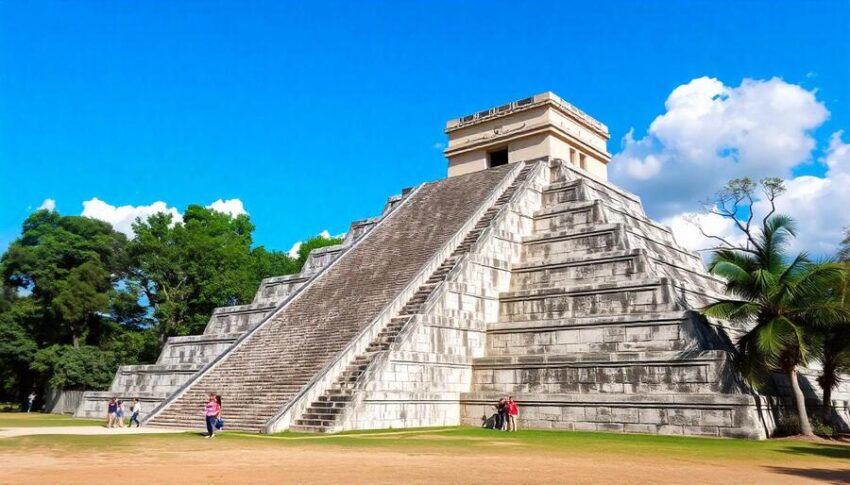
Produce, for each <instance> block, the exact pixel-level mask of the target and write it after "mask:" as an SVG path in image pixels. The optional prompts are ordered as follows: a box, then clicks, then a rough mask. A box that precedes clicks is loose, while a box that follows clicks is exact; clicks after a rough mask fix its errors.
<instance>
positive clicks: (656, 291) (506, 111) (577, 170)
mask: <svg viewBox="0 0 850 485" xmlns="http://www.w3.org/2000/svg"><path fill="white" fill-rule="evenodd" d="M446 133H447V134H448V137H449V142H448V145H447V148H446V150H445V154H446V157H447V159H448V172H449V177H448V178H446V179H443V180H437V181H434V182H428V183H423V184H420V185H418V186H416V187H413V188H412V189H405V190H402V191H401V192H400V194H399V195H396V196H392V197H390V198H389V199H388V200H387V203H386V205H385V208H384V210H383V211H382V213H381V214H379V215H376V216H375V217H371V218H368V219H363V220H360V221H356V222H354V223H352V225H351V228H350V229H349V232H348V234H347V235H346V237H345V240H344V241H343V243H342V244H340V245H338V246H332V247H328V248H322V249H318V250H313V251H312V252H311V253H310V257H309V260H308V262H307V264H306V265H305V266H304V268H303V269H302V271H301V273H299V274H296V275H286V276H278V277H273V278H267V279H265V280H263V282H262V283H261V284H260V287H259V289H258V290H257V294H256V296H255V298H254V301H253V302H251V303H247V302H244V303H246V304H243V305H238V306H227V307H221V308H217V309H216V310H215V311H214V312H213V314H212V315H211V317H210V320H209V323H208V325H207V326H206V329H205V330H204V332H203V334H200V335H186V336H174V337H171V338H169V339H168V342H167V343H166V344H165V346H164V347H163V349H162V353H161V355H160V357H159V360H158V361H157V363H155V364H148V365H133V366H121V367H120V368H119V369H118V372H117V374H116V376H115V380H114V381H113V383H112V388H111V389H110V390H109V391H101V392H87V393H86V394H85V397H84V400H83V402H82V404H80V406H79V408H78V410H77V414H78V415H80V416H89V417H93V416H102V415H103V413H104V412H105V405H106V403H107V402H108V401H109V399H110V397H113V396H116V397H119V398H122V399H132V398H139V399H141V402H142V416H143V418H144V422H145V423H146V424H147V425H151V426H170V427H175V426H177V427H186V428H199V427H202V426H203V421H202V420H200V419H199V418H198V409H199V407H198V406H199V403H202V402H204V400H205V399H206V396H207V395H208V393H210V392H216V393H218V394H220V395H221V396H222V399H223V401H224V403H226V404H225V415H226V417H227V426H228V429H238V430H246V431H258V432H266V433H270V432H278V431H282V430H292V431H301V432H323V433H324V432H337V431H346V430H357V429H374V428H410V427H421V426H450V425H459V424H465V425H471V426H482V425H483V426H492V425H493V424H494V423H493V404H494V403H496V402H497V401H498V399H499V398H500V397H503V396H508V395H511V396H514V398H515V399H516V400H517V402H519V405H520V407H521V409H522V411H521V413H520V416H519V426H520V427H522V428H537V429H572V430H587V431H619V432H626V433H654V434H678V435H701V436H735V437H749V438H765V437H767V436H769V435H770V434H771V432H772V430H773V428H774V423H775V419H776V418H777V417H778V416H780V414H781V413H782V410H783V408H784V406H785V405H786V404H787V403H788V402H789V401H788V399H787V396H788V395H789V393H788V390H787V389H786V387H787V383H788V381H787V379H785V378H784V377H783V376H780V377H778V380H777V382H776V385H775V386H774V387H773V388H768V389H759V390H758V391H759V392H756V391H755V390H754V389H751V388H750V387H748V386H747V385H746V384H745V383H744V382H741V380H740V379H739V378H738V376H737V374H736V373H735V372H734V371H733V370H732V368H731V366H730V362H731V361H730V355H731V343H732V342H733V341H734V338H735V335H736V334H740V330H742V329H741V328H732V327H730V326H729V325H728V323H726V322H719V321H708V320H706V319H705V318H703V317H701V316H700V315H699V312H698V310H699V309H700V308H702V307H703V306H704V305H705V304H706V303H708V302H710V301H713V299H716V298H718V297H720V295H722V293H723V291H724V285H723V281H721V280H719V279H717V278H716V277H714V276H713V275H711V274H709V273H708V272H707V271H706V269H705V266H704V265H703V262H702V259H701V258H700V256H699V255H698V254H696V253H694V252H691V251H688V250H687V249H686V248H683V247H681V246H680V245H679V244H678V242H677V241H676V239H675V237H674V235H673V234H672V232H671V231H670V229H669V228H668V227H666V226H664V225H662V224H659V223H658V222H656V221H653V220H652V219H650V218H649V217H648V216H647V214H646V213H645V212H644V210H643V205H642V204H641V200H640V198H639V197H638V196H636V195H634V194H631V193H629V192H627V191H625V190H623V189H621V188H619V187H617V186H615V185H614V184H612V183H610V182H608V181H607V164H608V162H609V161H610V159H611V156H610V154H609V153H608V151H607V148H606V143H607V141H608V139H609V134H608V129H607V127H606V126H605V125H603V124H602V123H600V122H598V121H596V120H595V119H593V118H591V117H590V116H588V115H587V114H585V113H584V112H582V111H580V110H579V109H577V108H576V107H574V106H572V105H571V104H569V103H567V102H565V101H564V100H562V99H561V98H559V97H558V96H555V95H554V94H552V93H544V94H540V95H537V96H532V97H530V98H525V99H521V100H519V101H516V102H512V103H508V104H504V105H502V106H499V107H497V108H492V109H488V110H486V111H481V112H478V113H476V114H473V115H469V116H464V117H462V118H458V119H454V120H451V121H449V122H448V124H447V126H446ZM340 155H341V156H344V153H341V154H340ZM318 226H322V225H320V224H317V227H318ZM803 374H805V372H804V373H803ZM803 381H804V382H803V383H802V387H803V388H804V390H805V392H806V395H807V398H809V400H810V404H811V405H813V406H816V405H817V404H818V403H819V400H818V396H819V394H820V391H819V389H818V386H817V381H816V379H814V378H813V377H812V376H811V375H808V376H804V379H803ZM815 409H816V407H813V408H812V410H813V413H814V412H820V411H815ZM832 412H833V414H834V421H833V422H834V423H835V424H836V425H837V426H838V427H839V428H845V429H846V427H847V423H850V384H847V383H845V384H843V385H842V386H839V387H838V388H837V389H835V391H834V392H833V394H832Z"/></svg>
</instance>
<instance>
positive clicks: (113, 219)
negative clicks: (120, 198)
mask: <svg viewBox="0 0 850 485" xmlns="http://www.w3.org/2000/svg"><path fill="white" fill-rule="evenodd" d="M159 212H165V213H168V214H171V216H172V218H173V220H174V221H175V222H180V221H182V220H183V216H182V214H180V211H178V210H177V209H175V208H174V207H168V204H166V203H165V202H162V201H157V202H154V203H153V204H150V205H136V206H133V205H122V206H114V205H111V204H109V203H106V202H104V201H102V200H100V199H98V198H97V197H95V198H93V199H90V200H87V201H84V202H83V212H82V214H80V215H82V216H83V217H91V218H94V219H100V220H102V221H106V222H108V223H110V224H112V227H114V228H115V230H116V231H120V232H123V233H124V234H126V235H127V236H128V237H133V236H134V234H133V227H132V226H133V222H135V221H136V218H141V219H142V220H146V219H147V218H148V217H150V216H152V215H154V214H156V213H159Z"/></svg>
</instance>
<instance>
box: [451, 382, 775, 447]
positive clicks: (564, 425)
mask: <svg viewBox="0 0 850 485" xmlns="http://www.w3.org/2000/svg"><path fill="white" fill-rule="evenodd" d="M501 395H502V394H498V393H484V392H477V393H469V394H464V395H462V397H461V400H462V404H461V421H462V422H463V423H464V424H468V425H472V426H477V425H481V424H482V422H483V420H484V419H485V418H486V417H489V416H490V415H492V413H493V408H492V405H493V403H495V402H496V400H497V399H498V398H499V396H501ZM513 396H514V399H515V400H517V402H518V403H519V404H520V415H519V423H518V424H519V426H520V427H533V428H538V429H568V430H577V431H578V430H580V431H618V432H620V431H622V432H631V433H650V434H679V435H682V434H687V435H701V436H727V437H745V438H764V437H765V436H766V431H765V428H764V426H763V425H762V424H761V418H760V415H761V414H762V413H764V412H765V411H766V410H765V409H763V408H762V407H761V406H762V404H760V403H759V402H758V400H755V399H754V398H752V397H750V396H745V395H722V394H714V395H712V394H695V395H690V396H688V397H687V398H686V399H682V398H678V397H677V396H675V395H635V394H605V395H593V394H558V393H547V394H545V395H544V394H522V393H514V394H513Z"/></svg>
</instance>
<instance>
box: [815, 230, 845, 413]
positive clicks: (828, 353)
mask: <svg viewBox="0 0 850 485" xmlns="http://www.w3.org/2000/svg"><path fill="white" fill-rule="evenodd" d="M848 239H850V237H848ZM839 256H840V255H839ZM834 297H835V302H836V304H837V305H838V306H839V308H840V309H841V310H842V311H843V313H844V315H843V317H844V321H843V322H841V323H840V324H838V325H830V326H828V327H827V328H824V329H823V330H822V331H821V335H820V339H819V344H820V345H819V348H818V351H819V354H820V356H819V359H820V361H821V365H822V367H823V368H822V370H821V375H820V376H818V384H819V385H820V387H821V389H822V390H823V421H824V423H826V424H831V422H832V390H833V389H834V388H835V387H836V386H837V385H838V384H840V383H841V375H842V374H847V373H850V316H849V315H850V263H847V262H845V274H844V278H842V279H841V281H839V282H838V285H837V286H836V287H835V289H834Z"/></svg>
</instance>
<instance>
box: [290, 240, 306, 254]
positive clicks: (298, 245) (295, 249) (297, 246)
mask: <svg viewBox="0 0 850 485" xmlns="http://www.w3.org/2000/svg"><path fill="white" fill-rule="evenodd" d="M301 244H303V241H298V242H297V243H295V244H293V245H292V247H291V248H289V251H288V252H287V254H289V257H290V258H297V257H298V251H299V250H300V249H301Z"/></svg>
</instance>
